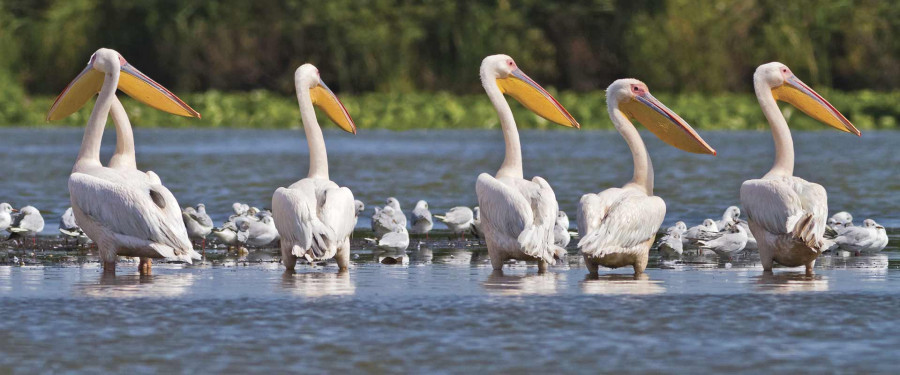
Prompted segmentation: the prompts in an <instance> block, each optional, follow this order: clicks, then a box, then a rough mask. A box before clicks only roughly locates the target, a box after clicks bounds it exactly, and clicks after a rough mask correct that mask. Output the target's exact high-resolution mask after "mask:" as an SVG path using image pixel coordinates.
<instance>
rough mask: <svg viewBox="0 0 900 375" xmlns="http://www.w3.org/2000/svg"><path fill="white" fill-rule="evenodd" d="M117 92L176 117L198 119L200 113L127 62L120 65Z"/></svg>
mask: <svg viewBox="0 0 900 375" xmlns="http://www.w3.org/2000/svg"><path fill="white" fill-rule="evenodd" d="M119 90H122V91H123V92H125V93H126V94H128V96H130V97H132V98H135V99H137V100H138V101H140V102H142V103H144V104H146V105H149V106H151V107H153V108H156V109H158V110H160V111H163V112H168V113H171V114H173V115H178V116H184V117H196V118H200V113H198V112H197V111H195V110H194V109H193V108H191V107H190V106H189V105H187V104H186V103H185V102H183V101H181V99H179V98H178V97H177V96H175V94H173V93H172V92H171V91H169V90H167V89H166V88H165V87H163V86H162V85H160V84H158V83H156V81H154V80H152V79H150V77H147V76H145V75H144V73H141V72H140V71H139V70H137V69H135V67H133V66H131V64H129V63H127V62H126V63H124V64H122V68H121V74H120V75H119Z"/></svg>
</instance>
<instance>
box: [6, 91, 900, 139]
mask: <svg viewBox="0 0 900 375" xmlns="http://www.w3.org/2000/svg"><path fill="white" fill-rule="evenodd" d="M0 92H2V91H0ZM821 94H822V95H823V96H825V97H826V98H827V99H828V100H829V101H830V102H831V103H832V104H833V105H834V106H835V107H837V108H838V109H839V110H840V111H841V112H842V113H843V114H844V115H846V116H847V117H848V118H849V119H850V121H852V122H853V124H854V125H856V126H857V127H859V128H860V129H893V128H896V127H897V126H898V121H900V106H898V105H897V103H900V91H895V92H889V93H881V92H872V91H859V92H852V93H845V92H839V91H828V90H823V91H822V92H821ZM554 95H555V96H556V97H557V99H559V101H560V103H562V104H563V105H564V106H565V107H566V109H568V110H569V112H571V113H572V115H573V116H574V117H575V119H576V120H578V121H579V122H580V123H581V125H582V127H583V128H585V129H608V128H611V127H612V123H611V122H610V121H609V116H608V115H607V113H606V97H605V93H604V92H602V91H595V92H589V93H576V92H570V91H567V92H562V93H559V94H554ZM655 96H656V97H657V98H659V99H660V100H661V101H662V102H663V103H665V104H666V105H667V106H668V107H670V108H672V110H674V111H675V112H677V113H678V114H679V115H681V117H683V118H684V119H685V120H686V121H688V122H689V123H690V124H691V125H692V126H694V127H696V128H697V129H706V130H726V129H727V130H732V129H733V130H739V129H767V127H768V125H767V123H766V121H765V118H764V117H763V115H762V112H761V111H760V109H759V104H758V103H757V102H756V98H755V97H754V96H753V95H751V94H719V95H712V96H709V95H701V94H692V93H682V94H661V93H656V94H655ZM119 97H120V98H122V99H123V103H124V106H125V108H126V110H127V111H128V115H129V117H130V118H131V120H132V123H133V124H134V125H135V126H139V127H252V128H290V127H298V126H300V114H299V109H298V108H297V99H296V98H295V97H293V96H286V95H280V94H274V93H272V92H267V91H252V92H249V93H222V92H217V91H211V92H207V93H203V94H187V95H182V97H181V98H182V99H184V100H185V101H186V102H187V103H188V104H190V105H191V106H192V107H193V108H194V109H196V110H197V111H199V112H200V113H201V114H202V116H203V118H202V119H200V120H197V119H187V118H182V117H176V116H172V115H170V114H167V113H163V112H160V111H157V110H155V109H152V108H150V107H148V106H146V105H143V104H138V103H136V102H135V101H134V100H132V99H130V98H128V97H127V96H126V95H125V94H122V93H120V94H119ZM340 97H341V101H343V102H344V104H345V105H346V107H347V110H348V111H349V112H350V115H351V116H352V117H353V120H354V121H355V122H356V125H357V127H359V129H360V131H365V130H367V129H392V130H407V129H448V128H491V127H496V126H499V123H498V119H497V114H496V112H495V111H494V109H493V107H492V106H491V103H490V101H489V100H488V99H487V97H486V96H485V95H484V94H471V95H454V94H449V93H445V92H438V93H413V94H385V93H367V94H360V95H340ZM53 99H54V98H53V97H50V96H41V97H36V98H33V99H29V100H26V101H23V102H22V104H21V105H15V104H12V103H11V102H9V101H2V100H0V106H2V108H3V110H4V113H5V116H3V117H4V118H5V119H4V120H3V122H0V126H33V125H42V124H43V125H46V126H60V125H65V126H84V124H85V123H86V122H87V118H88V116H89V115H90V108H91V106H90V105H88V106H85V108H82V109H81V110H80V111H78V112H77V113H75V114H74V115H72V116H70V117H69V118H67V119H65V120H62V121H59V122H54V123H47V122H45V121H44V116H46V113H47V110H48V109H49V108H50V104H51V103H52V102H53ZM509 100H510V102H511V103H515V100H513V99H509ZM512 108H513V111H514V112H515V116H516V122H517V124H518V125H519V127H521V128H548V129H555V128H556V127H557V126H556V125H554V124H552V123H549V122H548V121H546V120H544V119H542V118H539V117H537V116H535V115H534V114H532V113H531V112H529V111H528V110H527V109H525V108H524V107H522V106H521V105H518V104H513V105H512ZM782 108H784V110H785V114H786V115H787V116H788V122H789V123H790V125H791V127H792V128H794V129H825V126H826V125H822V124H820V123H818V122H816V121H815V120H812V119H811V118H809V117H807V116H806V115H805V114H803V113H802V112H800V111H798V110H796V109H794V107H791V106H789V105H782ZM319 119H320V121H321V122H322V124H323V125H324V126H330V123H328V120H327V118H326V117H324V114H321V113H320V114H319Z"/></svg>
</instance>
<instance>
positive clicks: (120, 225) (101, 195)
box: [69, 173, 199, 263]
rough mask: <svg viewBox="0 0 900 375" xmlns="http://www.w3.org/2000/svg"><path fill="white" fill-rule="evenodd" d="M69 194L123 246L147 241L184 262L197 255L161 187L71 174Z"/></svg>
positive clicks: (174, 206)
mask: <svg viewBox="0 0 900 375" xmlns="http://www.w3.org/2000/svg"><path fill="white" fill-rule="evenodd" d="M69 193H70V194H71V196H72V204H73V205H74V206H77V207H78V209H79V210H80V211H81V212H82V213H83V214H84V215H86V216H87V217H89V218H90V219H91V220H92V221H94V222H95V223H96V224H97V225H100V226H102V227H103V228H105V229H106V230H108V231H110V232H111V233H113V234H114V235H116V236H117V237H118V238H119V240H122V241H124V242H123V244H122V245H123V246H125V247H127V246H128V244H129V243H131V244H133V245H134V246H141V245H142V242H145V241H146V242H150V246H151V247H153V248H154V249H156V250H157V251H158V252H160V255H162V256H164V257H175V258H178V259H181V260H183V261H186V262H188V263H190V261H191V258H192V257H193V258H197V257H198V255H199V254H197V253H196V252H195V251H194V250H193V249H192V247H191V242H190V240H188V235H187V230H186V229H185V227H184V223H183V221H182V219H181V210H180V208H179V206H178V201H177V200H175V197H174V196H173V195H172V193H171V192H169V190H168V189H166V188H165V186H162V185H151V184H147V183H143V182H139V183H116V182H112V181H109V180H106V179H103V178H98V177H94V176H92V175H89V174H86V173H72V175H71V176H69ZM90 234H91V233H88V235H90ZM160 245H161V246H160ZM170 252H171V253H170Z"/></svg>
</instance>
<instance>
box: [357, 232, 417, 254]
mask: <svg viewBox="0 0 900 375" xmlns="http://www.w3.org/2000/svg"><path fill="white" fill-rule="evenodd" d="M366 241H369V242H371V243H373V244H375V245H376V246H378V248H380V249H385V250H391V251H403V250H406V248H407V247H409V232H408V231H407V230H406V227H395V228H394V230H393V231H391V232H387V233H385V234H384V235H383V236H381V238H379V239H375V238H366Z"/></svg>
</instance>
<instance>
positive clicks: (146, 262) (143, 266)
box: [138, 257, 153, 275]
mask: <svg viewBox="0 0 900 375" xmlns="http://www.w3.org/2000/svg"><path fill="white" fill-rule="evenodd" d="M152 270H153V260H152V259H150V258H146V257H141V263H140V264H139V265H138V272H140V273H141V275H149V274H150V273H151V272H152Z"/></svg>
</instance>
